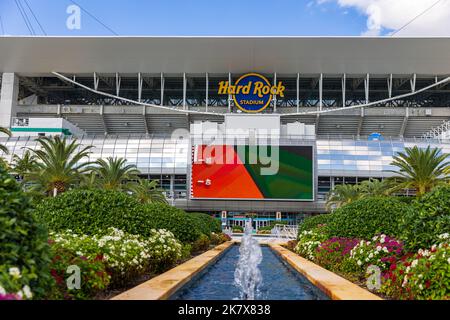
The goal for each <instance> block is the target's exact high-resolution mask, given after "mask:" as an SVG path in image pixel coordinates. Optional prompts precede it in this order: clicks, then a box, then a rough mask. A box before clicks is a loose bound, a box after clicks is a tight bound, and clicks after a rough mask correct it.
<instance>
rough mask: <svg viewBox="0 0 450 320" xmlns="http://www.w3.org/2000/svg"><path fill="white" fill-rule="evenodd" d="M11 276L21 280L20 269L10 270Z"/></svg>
mask: <svg viewBox="0 0 450 320" xmlns="http://www.w3.org/2000/svg"><path fill="white" fill-rule="evenodd" d="M9 274H10V275H11V276H12V277H13V278H16V279H19V278H20V277H21V276H22V275H21V274H20V270H19V268H16V267H13V268H9Z"/></svg>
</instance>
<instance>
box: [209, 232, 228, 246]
mask: <svg viewBox="0 0 450 320" xmlns="http://www.w3.org/2000/svg"><path fill="white" fill-rule="evenodd" d="M230 240H231V238H230V236H229V235H227V234H225V233H215V232H213V233H211V244H213V245H218V244H221V243H224V242H227V241H230Z"/></svg>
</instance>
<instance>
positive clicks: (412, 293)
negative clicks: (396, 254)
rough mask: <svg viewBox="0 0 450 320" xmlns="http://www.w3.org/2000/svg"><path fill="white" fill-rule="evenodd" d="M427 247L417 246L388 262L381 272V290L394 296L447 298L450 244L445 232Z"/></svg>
mask: <svg viewBox="0 0 450 320" xmlns="http://www.w3.org/2000/svg"><path fill="white" fill-rule="evenodd" d="M439 238H440V241H441V243H440V244H438V245H433V246H432V247H431V249H430V250H423V249H419V251H418V252H417V253H416V254H413V255H405V256H404V257H402V258H401V259H400V260H399V261H398V262H397V264H392V265H391V268H390V270H389V271H388V272H386V273H385V274H384V281H383V285H382V287H381V292H384V293H386V294H388V295H390V296H392V297H394V298H397V299H438V300H441V299H446V300H448V299H450V282H449V279H450V245H449V235H448V233H445V234H442V235H440V236H439Z"/></svg>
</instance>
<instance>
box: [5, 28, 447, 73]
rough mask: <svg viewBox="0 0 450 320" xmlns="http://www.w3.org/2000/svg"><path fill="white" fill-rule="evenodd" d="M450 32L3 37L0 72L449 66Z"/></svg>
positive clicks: (443, 69)
mask: <svg viewBox="0 0 450 320" xmlns="http://www.w3.org/2000/svg"><path fill="white" fill-rule="evenodd" d="M449 52H450V38H389V37H374V38H363V37H9V36H6V37H0V72H16V73H19V74H21V75H25V76H26V75H29V74H30V75H31V74H33V75H36V74H39V75H47V74H50V72H52V71H57V72H62V73H69V74H85V73H86V74H88V73H92V72H98V73H115V72H119V73H122V74H132V73H133V74H135V73H138V72H142V73H160V72H163V73H165V74H179V73H183V72H186V73H190V74H197V73H198V74H200V73H205V72H209V73H228V72H231V73H245V72H249V71H254V72H260V73H274V72H277V73H278V74H292V73H301V74H303V75H308V74H317V73H323V74H324V75H326V74H342V73H347V74H366V73H370V74H380V75H385V74H399V75H400V74H413V73H416V74H417V75H430V76H431V75H433V76H434V75H447V74H450V59H449Z"/></svg>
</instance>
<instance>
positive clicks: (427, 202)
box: [401, 186, 450, 251]
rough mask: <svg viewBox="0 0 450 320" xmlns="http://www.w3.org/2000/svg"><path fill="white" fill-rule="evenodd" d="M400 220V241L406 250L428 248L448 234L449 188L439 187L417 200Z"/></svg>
mask: <svg viewBox="0 0 450 320" xmlns="http://www.w3.org/2000/svg"><path fill="white" fill-rule="evenodd" d="M413 206H414V209H415V210H412V211H410V212H408V213H409V214H408V215H405V216H404V218H403V219H402V224H401V229H402V230H403V232H402V239H403V240H404V241H405V245H406V246H407V248H408V249H411V250H414V251H415V250H417V249H421V248H422V249H424V248H429V247H431V246H432V245H433V244H436V243H438V236H439V235H441V234H443V233H449V232H450V186H441V187H437V188H435V189H433V190H432V191H431V192H429V193H427V194H425V195H424V196H422V197H421V198H418V199H417V200H416V201H414V203H413Z"/></svg>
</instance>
